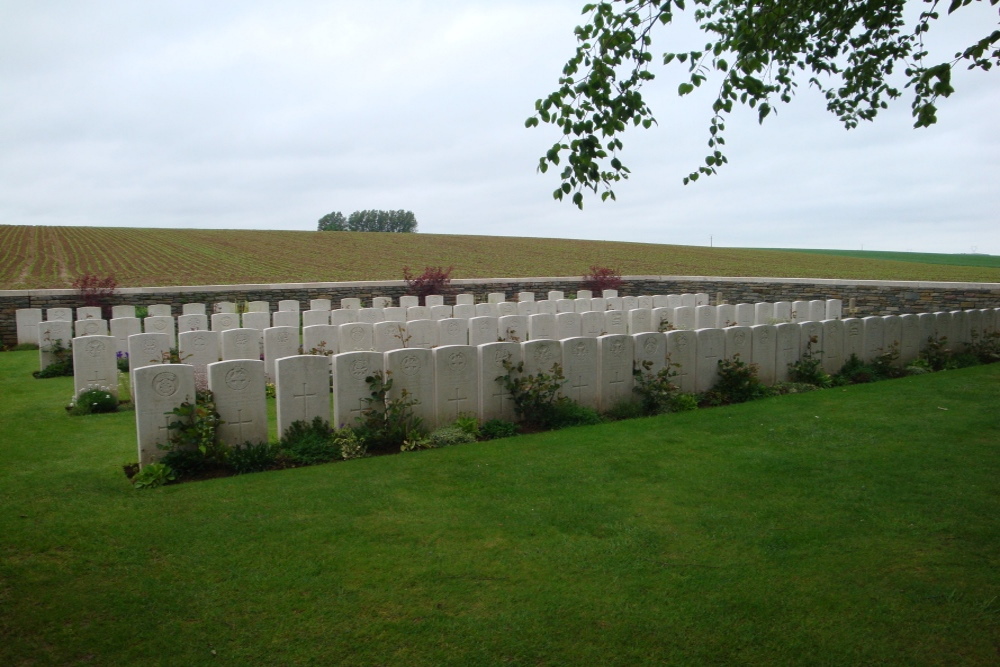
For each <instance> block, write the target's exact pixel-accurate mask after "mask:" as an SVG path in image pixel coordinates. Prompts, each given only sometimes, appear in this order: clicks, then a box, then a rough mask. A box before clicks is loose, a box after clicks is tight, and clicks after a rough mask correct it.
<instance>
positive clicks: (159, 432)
mask: <svg viewBox="0 0 1000 667" xmlns="http://www.w3.org/2000/svg"><path fill="white" fill-rule="evenodd" d="M173 416H174V415H173V413H172V412H165V413H163V426H157V427H156V439H157V441H160V440H161V439H162V441H163V442H169V441H170V421H171V420H170V418H171V417H173ZM163 431H167V433H166V438H164V437H163V436H164V433H163Z"/></svg>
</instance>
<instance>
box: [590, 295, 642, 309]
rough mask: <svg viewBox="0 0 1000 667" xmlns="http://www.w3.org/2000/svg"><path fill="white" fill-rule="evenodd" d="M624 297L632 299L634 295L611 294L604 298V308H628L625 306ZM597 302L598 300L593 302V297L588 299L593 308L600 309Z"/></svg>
mask: <svg viewBox="0 0 1000 667" xmlns="http://www.w3.org/2000/svg"><path fill="white" fill-rule="evenodd" d="M626 298H629V299H634V298H635V297H621V296H612V297H609V298H607V299H604V310H628V308H626V307H625V299H626ZM633 303H634V302H633ZM599 304H600V302H596V303H595V301H594V300H593V299H591V300H590V305H591V306H592V307H593V308H594V310H600V308H598V306H599Z"/></svg>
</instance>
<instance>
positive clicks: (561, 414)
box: [542, 396, 604, 430]
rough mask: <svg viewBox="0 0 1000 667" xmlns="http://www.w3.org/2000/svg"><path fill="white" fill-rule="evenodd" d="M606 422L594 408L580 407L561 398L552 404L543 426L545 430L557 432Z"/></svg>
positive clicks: (574, 402) (572, 401)
mask: <svg viewBox="0 0 1000 667" xmlns="http://www.w3.org/2000/svg"><path fill="white" fill-rule="evenodd" d="M603 421H604V418H603V417H601V414H600V413H599V412H598V411H597V410H594V409H593V408H588V407H586V406H584V405H580V404H579V403H577V402H576V401H574V400H571V399H569V398H566V397H565V396H560V397H559V398H558V399H556V401H555V402H554V403H553V404H552V409H551V411H550V412H549V414H548V415H547V419H546V421H545V422H544V423H543V424H542V426H543V427H544V428H547V429H552V430H557V429H561V428H569V427H570V426H593V425H594V424H600V423H601V422H603Z"/></svg>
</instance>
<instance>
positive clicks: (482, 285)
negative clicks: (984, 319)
mask: <svg viewBox="0 0 1000 667" xmlns="http://www.w3.org/2000/svg"><path fill="white" fill-rule="evenodd" d="M451 284H452V289H453V290H454V291H455V292H456V293H471V294H474V295H475V298H476V301H477V302H483V301H486V300H487V295H489V294H491V293H499V292H503V293H504V294H506V295H507V298H508V299H511V300H513V299H516V298H517V295H518V293H519V292H530V293H533V294H534V295H535V298H536V299H541V298H544V297H545V296H546V294H547V292H548V291H550V290H561V291H564V292H565V293H566V295H567V296H571V295H574V294H576V292H577V289H578V288H579V286H580V279H579V278H577V277H560V278H503V279H501V278H495V279H487V280H464V279H463V280H453V281H452V283H451ZM406 292H407V290H406V285H405V283H403V282H402V281H396V280H393V281H379V282H341V283H302V284H282V285H207V286H196V287H141V288H123V289H120V290H119V291H118V293H117V294H116V295H115V296H114V297H113V299H112V301H111V305H134V306H149V305H152V304H168V305H170V306H171V309H172V312H173V313H174V314H181V313H182V312H183V310H182V309H183V306H184V304H187V303H214V302H218V301H247V302H251V301H265V302H268V303H269V304H270V309H271V311H272V312H275V311H277V310H278V302H279V301H297V302H299V304H300V308H301V310H303V311H304V310H306V309H308V307H309V302H310V300H312V299H330V300H331V301H332V302H333V303H334V304H339V303H341V299H349V298H358V299H361V300H362V301H363V302H364V303H365V304H370V303H371V299H372V298H374V297H392V298H393V299H394V300H396V301H398V299H399V297H400V296H404V295H405V294H406ZM697 292H705V293H708V294H709V295H711V302H712V303H713V304H715V303H716V301H717V299H718V297H719V295H721V298H722V300H724V301H726V302H728V303H731V304H737V303H755V302H777V301H796V300H805V301H809V300H819V299H841V300H843V302H844V307H845V308H846V307H847V304H848V302H849V301H850V299H855V300H856V307H857V309H858V313H857V314H858V315H859V316H862V317H863V316H867V315H891V314H897V315H902V314H905V313H928V312H935V311H951V310H962V309H969V308H993V307H997V306H1000V283H931V282H903V281H877V280H824V279H812V278H727V277H698V276H626V277H624V279H623V283H622V285H621V287H620V288H619V289H618V294H619V295H621V296H629V295H646V294H681V293H697ZM446 301H448V302H453V301H454V299H453V298H452V297H449V298H447V299H446ZM82 305H83V304H82V302H81V300H80V297H79V295H78V293H77V292H76V290H0V344H2V345H3V346H12V345H16V344H17V324H16V315H15V313H16V311H17V310H18V309H21V308H42V309H47V308H56V307H66V308H79V307H81V306H82Z"/></svg>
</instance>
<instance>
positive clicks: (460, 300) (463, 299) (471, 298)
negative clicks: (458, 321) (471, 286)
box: [455, 294, 476, 306]
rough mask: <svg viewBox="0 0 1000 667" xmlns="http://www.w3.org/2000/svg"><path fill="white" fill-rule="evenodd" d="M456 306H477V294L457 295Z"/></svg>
mask: <svg viewBox="0 0 1000 667" xmlns="http://www.w3.org/2000/svg"><path fill="white" fill-rule="evenodd" d="M455 305H456V306H474V305H476V295H475V294H456V295H455Z"/></svg>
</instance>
